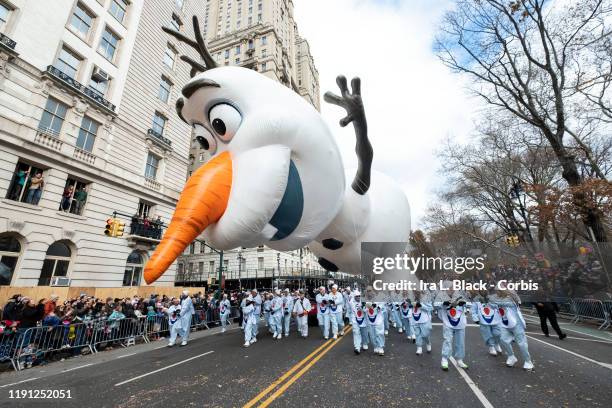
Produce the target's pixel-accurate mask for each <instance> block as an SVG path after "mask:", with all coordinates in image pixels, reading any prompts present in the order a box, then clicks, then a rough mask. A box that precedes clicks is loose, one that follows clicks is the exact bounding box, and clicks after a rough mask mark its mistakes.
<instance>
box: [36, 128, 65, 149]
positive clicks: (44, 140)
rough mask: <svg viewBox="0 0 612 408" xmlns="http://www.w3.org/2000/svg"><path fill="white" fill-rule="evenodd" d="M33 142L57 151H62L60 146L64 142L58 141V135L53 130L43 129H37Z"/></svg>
mask: <svg viewBox="0 0 612 408" xmlns="http://www.w3.org/2000/svg"><path fill="white" fill-rule="evenodd" d="M34 141H35V142H36V143H38V144H41V145H43V146H47V147H48V148H50V149H53V150H57V151H60V150H62V145H63V144H64V142H63V141H61V140H60V138H59V135H58V134H57V133H56V132H55V131H54V130H53V129H50V128H43V127H39V128H38V131H37V132H36V136H35V137H34Z"/></svg>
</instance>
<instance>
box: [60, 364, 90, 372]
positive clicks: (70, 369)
mask: <svg viewBox="0 0 612 408" xmlns="http://www.w3.org/2000/svg"><path fill="white" fill-rule="evenodd" d="M90 365H93V363H89V364H84V365H82V366H78V367H72V368H68V369H66V370H62V373H67V372H68V371H74V370H78V369H79V368H83V367H89V366H90Z"/></svg>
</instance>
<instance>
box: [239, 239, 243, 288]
mask: <svg viewBox="0 0 612 408" xmlns="http://www.w3.org/2000/svg"><path fill="white" fill-rule="evenodd" d="M243 259H244V258H243V257H242V249H239V250H238V290H242V280H241V277H240V275H241V274H242V260H243Z"/></svg>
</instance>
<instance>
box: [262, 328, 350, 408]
mask: <svg viewBox="0 0 612 408" xmlns="http://www.w3.org/2000/svg"><path fill="white" fill-rule="evenodd" d="M352 329H353V328H352V327H349V328H348V329H346V330H345V331H344V336H346V335H347V334H349V333H350V332H351V330H352ZM344 336H343V337H340V338H339V339H338V340H337V341H334V342H333V343H331V346H329V347H327V348H326V349H325V350H323V351H322V352H321V354H319V355H318V356H316V357H315V358H313V359H312V360H311V361H310V362H309V363H308V364H306V366H305V367H304V368H302V369H301V370H300V371H299V372H298V373H297V374H296V375H294V376H293V377H291V378H290V379H289V380H288V381H287V382H286V383H284V384H283V385H282V386H281V387H280V388H279V389H278V390H276V391H275V392H274V394H272V395H270V397H269V398H268V399H267V400H265V401H264V402H262V403H261V405H259V408H265V407H267V406H268V405H270V404H271V403H272V402H273V401H274V400H275V399H276V398H278V397H279V396H281V395H282V394H283V393H284V392H285V391H286V390H287V388H289V387H291V384H293V383H294V382H296V381H297V380H298V379H299V378H300V377H301V376H302V375H304V374H305V373H306V371H308V370H310V368H311V367H312V366H313V365H314V364H315V363H316V362H317V361H319V360H320V359H321V357H323V356H324V355H325V354H327V352H328V351H329V350H331V349H332V348H334V346H335V345H336V344H338V343H340V340H342V339H343V338H344Z"/></svg>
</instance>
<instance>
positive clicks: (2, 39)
mask: <svg viewBox="0 0 612 408" xmlns="http://www.w3.org/2000/svg"><path fill="white" fill-rule="evenodd" d="M0 44H2V45H4V46H6V47H7V48H10V49H11V50H15V46H16V45H17V43H16V42H15V41H13V40H11V39H10V38H9V37H7V36H6V35H4V34H2V33H0Z"/></svg>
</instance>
